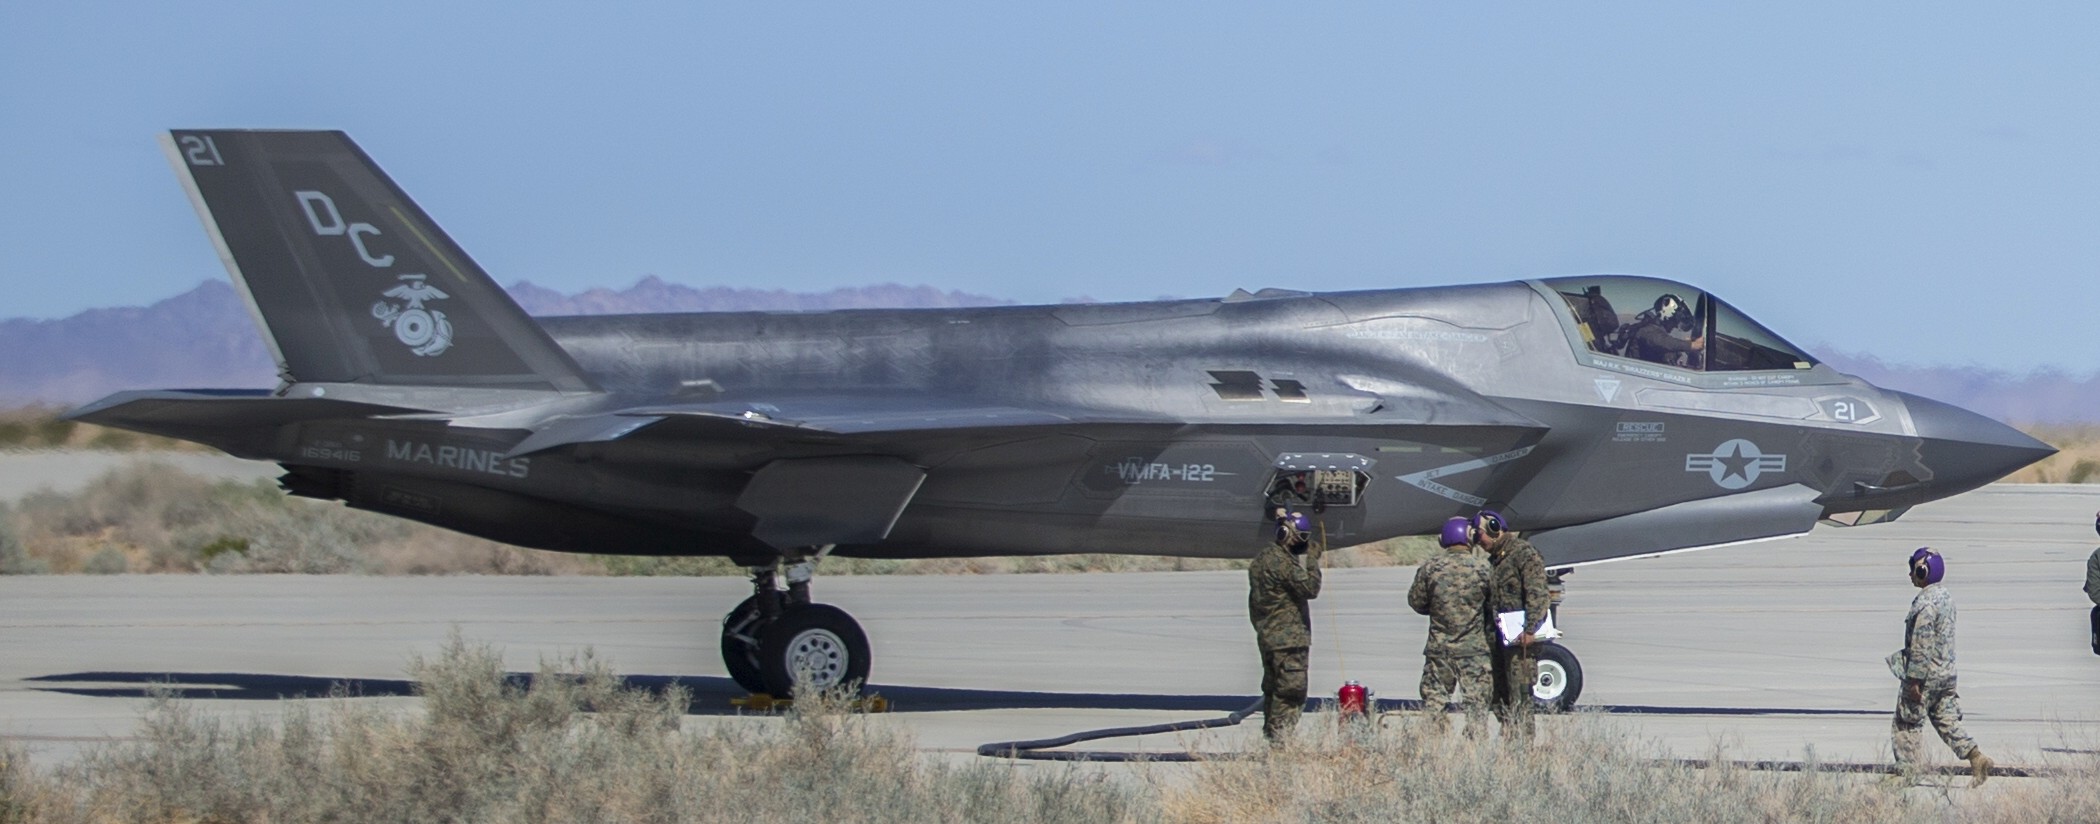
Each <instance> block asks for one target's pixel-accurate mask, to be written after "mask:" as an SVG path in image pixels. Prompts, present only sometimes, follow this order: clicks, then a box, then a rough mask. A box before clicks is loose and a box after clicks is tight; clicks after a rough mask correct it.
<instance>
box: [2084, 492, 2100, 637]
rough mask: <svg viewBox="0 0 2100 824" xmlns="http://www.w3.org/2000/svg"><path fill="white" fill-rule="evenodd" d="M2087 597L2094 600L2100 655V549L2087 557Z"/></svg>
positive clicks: (2098, 522)
mask: <svg viewBox="0 0 2100 824" xmlns="http://www.w3.org/2000/svg"><path fill="white" fill-rule="evenodd" d="M2093 530H2094V531H2096V532H2100V514H2095V515H2094V516H2093ZM2085 597H2086V598H2087V599H2088V600H2091V601H2092V602H2093V612H2092V615H2091V621H2092V629H2093V654H2094V655H2100V549H2095V550H2093V554H2091V555H2088V556H2086V559H2085Z"/></svg>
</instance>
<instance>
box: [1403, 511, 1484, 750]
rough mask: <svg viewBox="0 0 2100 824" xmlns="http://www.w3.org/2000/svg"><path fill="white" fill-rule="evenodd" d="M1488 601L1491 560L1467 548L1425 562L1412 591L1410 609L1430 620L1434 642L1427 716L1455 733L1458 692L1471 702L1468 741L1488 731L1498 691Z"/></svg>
mask: <svg viewBox="0 0 2100 824" xmlns="http://www.w3.org/2000/svg"><path fill="white" fill-rule="evenodd" d="M1487 598H1488V563H1487V559H1486V558H1484V557H1482V556H1481V554H1480V553H1478V552H1475V551H1473V550H1472V548H1471V547H1463V546H1461V547H1457V548H1452V549H1446V550H1445V551H1444V552H1441V553H1438V554H1436V555H1433V556H1431V557H1430V558H1429V560H1427V561H1423V562H1422V566H1421V567H1419V568H1417V569H1416V570H1415V583H1414V586H1411V587H1409V588H1408V590H1407V605H1408V606H1409V607H1412V608H1413V609H1414V611H1415V612H1418V613H1421V614H1423V615H1427V616H1429V642H1428V643H1427V644H1425V645H1423V647H1422V659H1423V660H1422V712H1423V713H1424V714H1425V715H1427V716H1428V717H1429V719H1430V723H1431V724H1433V725H1435V727H1436V730H1437V732H1439V733H1443V732H1448V731H1449V730H1450V728H1451V719H1450V718H1449V717H1447V716H1446V715H1445V714H1444V707H1445V706H1447V705H1449V704H1450V703H1451V690H1452V688H1453V687H1457V688H1458V694H1459V696H1460V697H1461V698H1462V699H1463V700H1464V702H1465V710H1466V735H1467V737H1473V736H1478V735H1480V734H1482V733H1484V732H1486V731H1487V698H1488V696H1489V695H1491V694H1492V693H1493V689H1494V688H1493V686H1492V685H1491V682H1492V680H1493V679H1491V678H1490V677H1489V676H1488V636H1487V627H1486V625H1485V624H1483V623H1482V622H1481V616H1483V615H1485V614H1487Z"/></svg>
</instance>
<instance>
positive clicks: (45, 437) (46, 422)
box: [30, 417, 80, 446]
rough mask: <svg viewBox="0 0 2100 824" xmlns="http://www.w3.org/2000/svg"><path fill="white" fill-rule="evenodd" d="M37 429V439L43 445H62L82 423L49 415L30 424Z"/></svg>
mask: <svg viewBox="0 0 2100 824" xmlns="http://www.w3.org/2000/svg"><path fill="white" fill-rule="evenodd" d="M30 426H31V428H33V429H35V430H36V439H37V442H38V443H39V444H40V445H43V446H60V445H63V444H64V443H65V442H66V441H68V440H71V439H72V437H73V430H74V429H76V428H78V427H79V426H80V425H79V424H76V423H74V422H72V421H66V420H59V419H58V418H56V417H48V418H43V419H40V420H37V421H36V422H34V423H32V424H30Z"/></svg>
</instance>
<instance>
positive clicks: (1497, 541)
mask: <svg viewBox="0 0 2100 824" xmlns="http://www.w3.org/2000/svg"><path fill="white" fill-rule="evenodd" d="M1473 528H1474V534H1475V535H1476V536H1477V537H1478V539H1479V540H1480V542H1481V544H1482V545H1483V546H1485V547H1486V548H1487V550H1488V558H1489V560H1491V561H1492V562H1493V563H1494V568H1493V570H1492V571H1491V572H1490V574H1489V591H1490V595H1489V605H1490V606H1491V608H1492V609H1493V614H1494V615H1500V614H1502V613H1505V612H1516V611H1519V610H1521V611H1523V613H1524V627H1523V632H1522V633H1521V634H1519V635H1518V636H1517V638H1516V639H1515V641H1514V642H1513V643H1510V644H1507V645H1505V644H1503V643H1500V642H1501V636H1500V634H1499V632H1498V633H1497V634H1496V635H1495V636H1494V637H1493V640H1494V641H1495V643H1494V644H1493V647H1494V650H1495V654H1494V655H1493V656H1492V658H1493V663H1494V667H1495V689H1496V692H1495V700H1494V708H1495V718H1496V720H1498V721H1501V722H1502V731H1503V733H1504V734H1505V735H1508V736H1511V737H1513V738H1516V739H1518V740H1528V739H1530V738H1531V736H1532V734H1533V733H1535V732H1536V731H1537V729H1538V721H1537V719H1536V718H1534V717H1533V715H1534V713H1533V707H1532V703H1531V702H1532V698H1531V689H1532V685H1533V684H1535V683H1536V682H1537V681H1538V679H1539V660H1538V651H1537V650H1536V649H1534V648H1533V644H1534V643H1535V642H1536V640H1537V639H1536V636H1535V633H1537V632H1538V629H1539V626H1540V625H1542V624H1544V623H1545V622H1546V610H1547V609H1548V608H1550V607H1551V606H1552V601H1551V596H1549V595H1548V594H1547V591H1546V561H1545V559H1544V558H1542V557H1540V556H1539V551H1538V550H1537V549H1536V548H1534V547H1532V545H1531V543H1530V542H1528V541H1525V540H1524V539H1522V538H1518V537H1516V536H1514V535H1511V534H1509V528H1508V526H1507V525H1506V524H1505V523H1504V521H1503V520H1502V516H1501V515H1500V514H1498V513H1495V512H1493V511H1490V510H1485V509H1483V510H1481V511H1480V514H1479V515H1477V516H1475V517H1474V519H1473ZM1489 620H1493V619H1492V617H1491V618H1490V619H1489ZM1490 627H1491V629H1490V631H1494V630H1493V629H1492V625H1490Z"/></svg>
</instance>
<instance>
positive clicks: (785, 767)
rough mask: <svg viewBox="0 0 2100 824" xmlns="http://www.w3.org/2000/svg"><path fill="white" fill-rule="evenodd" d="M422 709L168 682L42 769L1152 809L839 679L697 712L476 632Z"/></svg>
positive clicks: (91, 792)
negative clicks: (128, 733)
mask: <svg viewBox="0 0 2100 824" xmlns="http://www.w3.org/2000/svg"><path fill="white" fill-rule="evenodd" d="M410 670H411V674H412V675H413V676H414V677H415V678H416V679H417V691H418V693H419V694H420V695H421V696H422V698H423V702H422V709H421V711H420V712H416V713H406V714H395V713H388V712H385V711H382V710H379V709H376V708H373V707H371V706H369V705H361V704H358V703H357V702H355V701H353V700H350V699H346V698H341V697H338V698H336V699H332V700H329V701H325V702H318V706H316V705H315V704H314V703H311V702H294V703H290V704H287V705H286V707H285V710H286V711H285V712H284V713H283V715H282V717H281V719H280V720H278V721H275V722H262V721H256V720H237V719H234V720H229V719H221V718H215V717H211V716H207V715H204V714H201V713H199V712H197V711H196V710H195V706H194V705H193V704H191V703H190V702H186V701H181V700H177V699H175V698H173V697H172V696H171V695H169V694H166V693H162V694H158V695H156V696H155V697H154V698H153V699H152V702H151V704H150V706H149V708H148V713H147V717H146V719H145V722H144V723H143V724H142V725H141V728H140V732H139V735H138V737H137V739H136V740H133V741H124V742H117V743H112V744H109V745H106V746H103V747H100V748H97V749H95V750H92V751H90V752H89V753H88V754H87V755H85V756H83V757H82V758H81V760H80V761H79V762H78V763H76V764H74V765H71V766H67V767H62V768H60V769H58V770H55V771H54V772H53V773H52V774H50V775H49V776H46V777H32V779H31V780H32V781H33V782H35V783H38V784H40V786H41V787H43V788H44V789H45V790H46V791H47V792H49V793H51V794H52V795H53V803H50V804H47V805H45V807H44V808H43V809H42V810H40V818H39V819H38V820H43V821H52V822H75V821H80V822H86V821H98V820H124V821H229V822H233V821H360V822H363V821H373V822H439V821H479V822H512V821H516V822H540V821H607V822H623V821H699V822H712V821H719V822H739V824H741V822H749V821H809V820H817V821H827V820H843V821H913V822H917V821H931V822H964V821H1016V822H1027V821H1051V822H1075V824H1076V822H1115V821H1129V820H1141V819H1146V818H1150V816H1148V815H1146V814H1145V813H1146V810H1147V808H1146V807H1145V806H1144V805H1145V800H1144V796H1143V794H1142V793H1141V792H1140V791H1139V790H1138V789H1136V788H1133V787H1129V786H1123V785H1117V784H1107V783H1102V782H1097V781H1094V780H1092V779H1091V778H1090V777H1088V776H1087V775H1085V774H1084V773H1082V772H1080V771H1078V770H1076V769H1053V770H1046V771H1041V772H1033V771H1032V772H1030V773H1015V772H1014V771H1012V770H1010V769H1008V768H1006V767H1003V766H1001V765H998V764H994V763H991V762H972V763H966V764H963V765H961V766H951V765H947V764H942V763H928V762H925V761H922V760H921V759H920V758H919V756H918V753H917V752H916V751H915V750H914V749H913V747H912V743H911V741H910V739H909V738H908V737H905V736H903V735H901V734H899V733H897V732H895V731H894V729H893V728H892V727H890V726H889V725H887V724H884V723H881V721H882V720H883V719H880V718H876V717H870V716H864V715H859V714H856V713H854V712H852V711H851V710H850V708H849V707H848V705H847V704H846V702H845V701H844V700H843V698H842V697H841V696H839V695H837V694H831V695H820V696H811V697H808V698H805V699H803V700H801V701H798V702H797V706H796V707H795V708H794V709H793V710H792V711H790V713H789V714H788V715H787V716H786V717H785V718H781V719H724V720H721V721H719V722H713V723H709V724H708V725H706V728H705V729H703V730H697V731H685V730H682V729H681V728H682V727H683V726H684V724H685V712H686V708H687V702H688V700H689V697H688V695H687V693H686V692H685V691H684V690H682V689H679V688H676V687H673V688H670V689H667V690H663V691H660V692H650V691H644V690H639V689H633V688H629V687H627V686H625V685H624V684H622V683H621V681H620V679H619V678H618V677H617V676H615V675H613V674H612V671H611V669H610V668H609V667H608V666H607V665H606V664H605V663H604V662H603V661H600V660H598V659H597V658H595V657H594V656H592V655H590V654H589V653H587V652H586V653H584V654H582V655H580V656H576V657H572V658H569V659H566V660H564V661H560V662H551V663H543V664H542V665H541V667H540V669H539V672H538V673H537V674H536V675H534V676H532V677H531V678H529V679H525V678H516V677H512V676H509V675H507V674H506V673H505V672H504V671H503V668H502V660H501V656H500V655H499V654H498V653H497V652H496V651H494V650H492V649H490V648H488V647H485V646H479V645H473V644H467V643H464V642H461V641H460V640H459V639H457V638H456V637H455V638H454V639H453V640H452V641H451V642H450V643H448V644H447V645H446V647H445V649H444V650H443V652H442V653H441V654H440V655H439V656H438V657H436V658H434V659H430V660H424V661H417V662H415V663H414V664H412V665H411V668H410Z"/></svg>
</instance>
